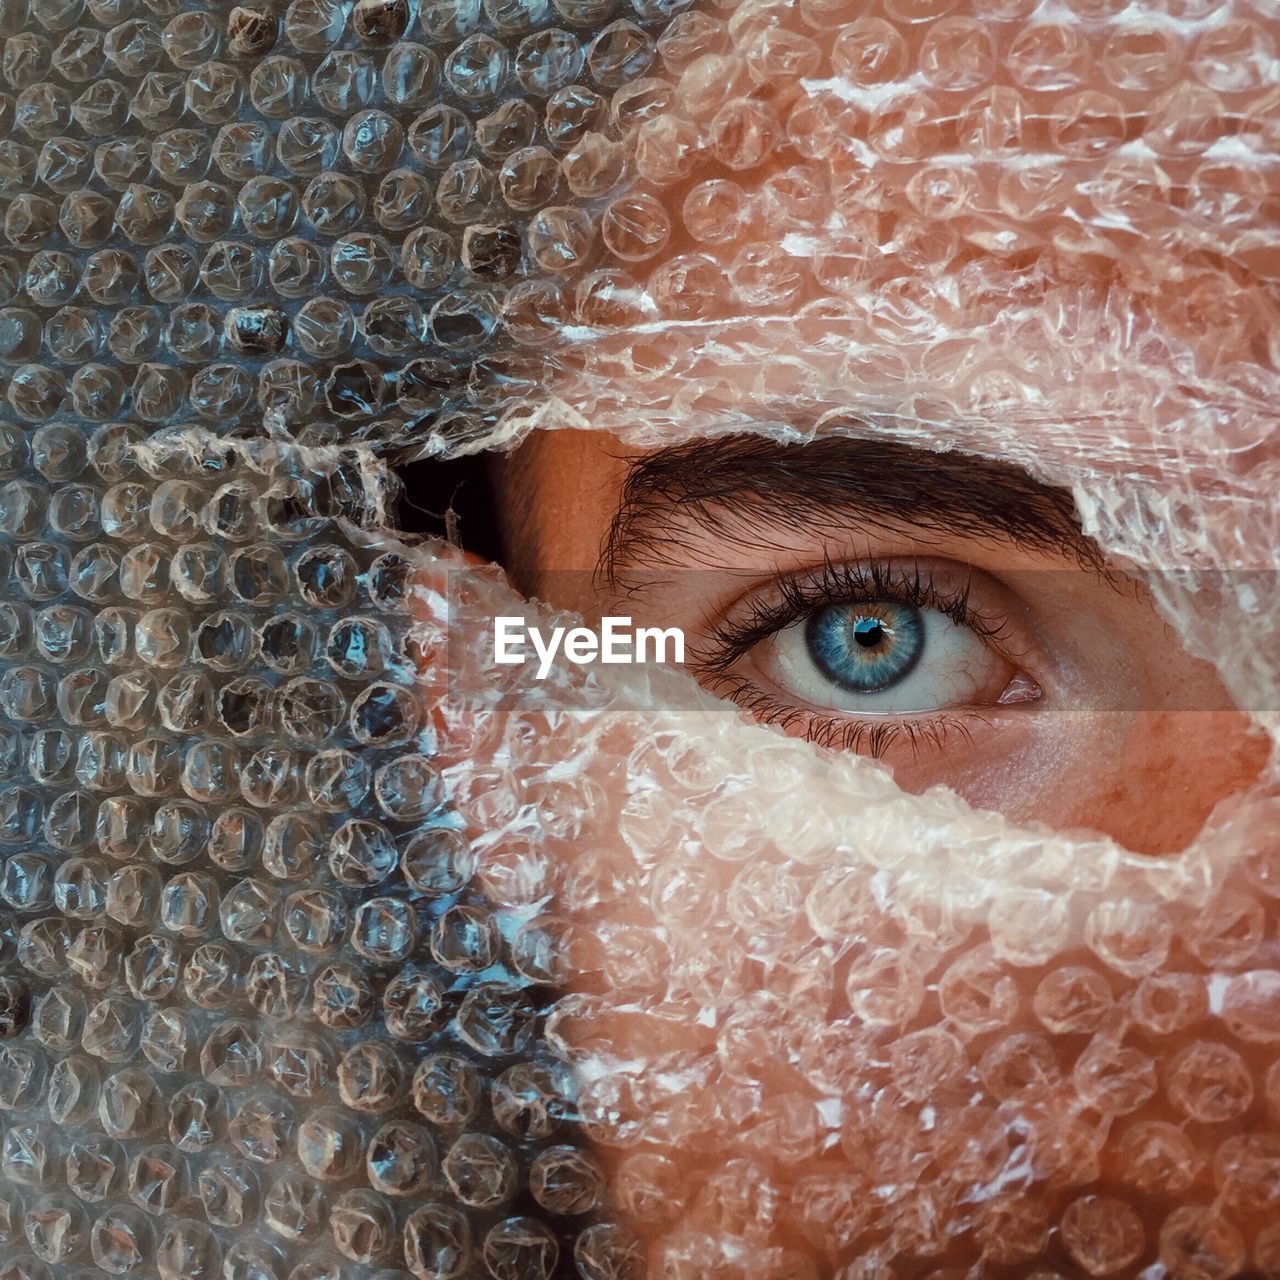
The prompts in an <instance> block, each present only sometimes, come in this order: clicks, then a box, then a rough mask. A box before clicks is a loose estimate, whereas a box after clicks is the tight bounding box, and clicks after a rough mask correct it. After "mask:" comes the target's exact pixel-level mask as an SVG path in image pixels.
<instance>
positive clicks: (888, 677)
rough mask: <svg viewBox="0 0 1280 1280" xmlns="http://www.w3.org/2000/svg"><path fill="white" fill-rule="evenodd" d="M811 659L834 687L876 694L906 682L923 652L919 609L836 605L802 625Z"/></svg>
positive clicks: (884, 602)
mask: <svg viewBox="0 0 1280 1280" xmlns="http://www.w3.org/2000/svg"><path fill="white" fill-rule="evenodd" d="M804 636H805V643H806V644H807V645H808V647H809V656H810V657H811V658H812V659H813V661H814V663H815V664H816V665H817V667H818V669H819V670H820V671H821V672H822V673H823V675H825V676H826V677H827V679H829V680H830V681H832V683H834V684H837V685H839V686H840V687H841V688H842V689H847V690H849V692H850V693H875V692H877V691H878V690H880V689H888V688H890V687H891V686H892V685H895V684H897V683H898V682H899V681H900V680H902V679H904V678H905V677H906V676H907V675H908V674H910V672H911V671H912V669H913V668H914V667H915V665H916V663H917V662H919V661H920V655H921V653H923V652H924V619H923V618H922V617H921V614H920V610H919V609H915V608H913V607H912V606H911V605H908V604H898V603H896V602H894V601H892V600H872V601H860V602H858V603H857V604H832V605H827V606H826V608H823V609H818V610H816V611H815V612H813V613H811V614H810V615H809V619H808V621H807V622H806V623H805V626H804Z"/></svg>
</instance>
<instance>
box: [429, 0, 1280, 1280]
mask: <svg viewBox="0 0 1280 1280" xmlns="http://www.w3.org/2000/svg"><path fill="white" fill-rule="evenodd" d="M1032 8H1033V6H1032V5H1030V4H1025V5H1024V4H1019V3H1016V2H1015V3H1010V4H1001V5H998V6H995V8H994V9H993V8H992V7H991V6H978V9H979V10H981V11H980V12H977V13H970V12H968V11H967V10H965V11H964V12H961V11H960V10H959V9H958V8H955V7H952V6H948V5H945V4H944V5H926V4H916V3H911V4H902V3H900V2H899V0H894V2H893V3H891V4H886V5H885V15H886V16H885V17H883V18H882V17H879V16H866V15H865V14H855V13H853V12H851V11H850V9H849V6H842V5H840V4H810V3H801V4H800V5H798V6H787V5H780V4H775V3H751V2H748V3H744V4H741V5H738V6H737V7H735V8H734V10H733V12H732V15H731V16H729V17H728V18H727V19H726V20H724V21H721V20H720V19H719V18H717V17H716V16H715V15H710V16H709V17H707V18H706V21H707V22H709V23H710V26H706V25H705V23H704V27H703V28H702V29H699V28H698V27H697V23H694V22H691V23H690V24H689V25H688V30H687V32H686V39H687V42H688V45H689V47H690V48H692V49H693V54H691V55H690V58H689V61H688V63H687V65H685V66H683V68H678V69H677V70H675V71H674V72H673V75H674V77H675V79H676V80H677V82H678V83H677V86H676V88H675V90H674V91H673V93H672V95H671V102H670V104H669V110H667V111H665V112H664V111H662V110H658V111H657V112H656V116H655V118H652V119H649V120H644V119H643V118H642V117H641V123H640V124H639V126H638V128H637V133H636V136H635V138H633V141H634V142H635V156H636V160H635V163H636V167H637V171H638V172H639V174H640V175H641V177H642V178H644V179H645V180H646V181H647V182H648V183H649V186H650V192H649V194H648V195H646V196H645V197H644V198H642V199H640V200H638V201H635V202H633V203H631V204H630V205H626V206H625V207H624V205H623V203H622V202H615V204H614V205H612V206H611V212H610V214H609V215H606V218H605V220H604V230H605V232H606V233H607V234H605V235H604V239H605V243H606V246H607V247H608V248H609V249H610V251H611V252H612V253H613V254H614V257H613V258H612V259H611V260H610V262H609V264H608V265H607V267H605V268H602V269H601V270H599V271H597V272H595V273H592V274H590V275H587V276H586V277H584V278H581V279H578V278H575V279H573V280H572V281H571V282H570V283H567V284H566V285H565V287H564V288H563V289H562V290H560V291H559V293H558V294H557V293H556V292H555V291H550V292H549V293H547V294H545V295H539V299H540V301H539V303H538V305H539V306H543V304H544V303H545V309H546V311H547V313H548V314H552V315H553V316H558V318H559V322H563V323H564V324H565V326H566V332H567V336H568V338H569V342H568V344H567V347H566V348H565V349H557V348H555V347H551V348H547V349H546V350H547V363H546V367H545V369H544V370H543V374H542V376H543V384H544V385H546V386H548V387H550V388H551V390H552V392H553V394H552V396H551V397H550V400H549V403H544V404H543V406H542V409H541V411H540V418H539V421H540V423H541V424H543V425H550V426H562V427H564V426H574V427H579V428H584V429H581V430H573V431H570V430H553V431H545V432H536V433H534V434H532V435H531V436H530V437H529V438H528V439H527V440H526V441H525V443H524V444H523V445H522V446H521V447H520V448H519V449H517V450H516V451H515V452H513V453H512V454H510V455H509V456H507V457H505V458H503V459H502V460H501V462H500V464H499V466H498V486H499V492H500V494H501V496H502V501H503V507H504V516H505V522H506V524H507V529H506V533H507V542H508V546H509V548H510V554H509V556H508V560H509V566H510V568H511V570H512V573H513V576H514V578H515V581H516V584H517V585H518V586H519V587H520V588H521V589H522V590H524V591H525V593H526V594H529V595H533V596H535V597H537V598H539V599H541V600H543V601H545V602H548V603H549V604H551V605H553V606H556V607H559V608H568V609H572V610H575V611H577V612H579V613H581V614H583V615H586V617H587V618H588V619H589V620H595V619H599V618H600V617H602V616H603V615H606V614H614V615H617V614H626V615H629V616H631V617H632V618H633V619H634V621H635V622H636V623H638V624H643V625H661V626H670V625H675V626H679V627H682V628H683V629H684V630H685V632H686V634H687V636H688V638H689V646H690V650H689V659H690V660H689V662H688V663H687V671H686V674H685V675H684V676H680V675H676V674H673V673H666V672H663V673H653V674H652V675H646V676H644V677H636V678H632V679H629V680H627V679H622V678H619V679H618V680H616V681H615V680H614V679H613V678H612V677H611V676H610V675H609V673H605V674H604V675H602V676H600V677H599V678H598V679H596V678H595V677H592V678H591V679H588V680H587V681H586V682H585V683H582V682H580V681H579V680H578V678H577V677H576V676H574V675H572V673H570V674H568V675H565V676H564V679H563V682H562V683H559V684H555V685H554V686H541V685H537V684H535V683H534V682H532V681H531V680H530V679H528V678H527V677H526V676H525V675H522V674H511V675H510V677H509V678H508V676H507V675H504V676H503V683H502V687H501V690H494V691H493V692H492V698H493V701H492V703H489V702H485V701H484V699H483V698H481V696H480V695H479V694H478V693H477V694H476V695H475V697H476V701H475V703H474V704H471V703H466V701H465V699H464V704H463V710H462V711H460V712H459V713H458V716H457V717H455V721H454V724H455V727H457V726H458V725H461V726H462V728H463V729H464V730H465V732H464V733H463V735H462V738H463V741H464V742H465V746H463V747H460V748H459V750H458V752H457V753H456V755H455V756H454V757H453V762H452V763H451V764H450V765H449V768H450V769H451V770H452V772H451V773H450V775H449V776H451V777H453V778H454V780H455V783H456V785H457V794H458V795H459V797H460V799H459V809H460V811H461V812H462V814H463V816H464V818H465V819H466V820H467V821H468V822H469V823H470V824H471V829H472V831H473V834H474V835H475V836H476V838H477V839H478V841H479V842H480V846H481V848H482V849H488V850H491V851H492V855H493V857H494V858H495V861H496V865H497V868H498V870H497V873H496V874H494V875H493V876H491V877H490V880H489V881H487V882H486V883H488V884H491V885H492V886H493V890H494V892H495V893H497V894H498V895H499V897H500V896H501V893H502V892H503V886H504V885H509V884H510V881H511V877H512V875H513V868H514V867H515V866H516V864H517V863H519V864H520V865H521V866H523V867H525V869H526V870H527V868H528V867H529V866H532V865H535V864H536V866H537V867H538V868H539V869H540V871H539V875H540V876H541V877H542V878H541V879H539V880H538V885H539V887H540V889H542V888H545V889H547V891H548V893H552V890H551V888H550V886H551V885H552V884H553V882H554V886H555V888H554V893H553V894H552V896H549V897H547V898H546V899H543V900H542V901H545V902H551V903H554V904H555V905H554V908H548V911H550V913H551V915H550V918H548V919H544V920H542V922H541V923H539V922H538V921H535V922H534V924H533V925H531V926H530V933H529V935H528V937H529V938H534V939H536V944H535V942H533V941H526V942H525V944H524V945H525V946H526V948H527V949H528V950H529V952H530V954H534V953H536V954H537V956H538V957H539V960H538V963H537V964H534V965H531V972H532V971H536V972H537V973H538V974H541V975H542V978H541V979H540V980H543V981H546V982H548V983H549V984H551V985H552V986H554V987H555V988H556V989H557V991H558V992H559V993H560V994H559V996H558V998H557V999H556V1000H555V1002H554V1003H553V1004H552V1006H551V1008H550V1009H549V1011H548V1015H547V1024H546V1025H547V1035H548V1042H549V1043H550V1044H551V1045H552V1047H553V1048H554V1050H555V1051H556V1052H557V1053H558V1054H559V1055H561V1056H562V1057H564V1058H565V1059H566V1060H568V1061H569V1062H571V1063H572V1064H573V1065H574V1066H575V1067H576V1068H577V1069H578V1074H579V1078H580V1080H582V1081H583V1096H582V1099H581V1109H582V1114H583V1116H584V1118H585V1123H586V1125H587V1131H588V1133H589V1135H590V1136H591V1137H592V1138H593V1139H594V1140H595V1141H596V1143H597V1144H598V1145H599V1148H600V1149H601V1151H602V1152H603V1153H605V1156H606V1159H607V1163H608V1165H609V1168H610V1171H611V1173H612V1175H613V1184H614V1187H615V1192H616V1198H617V1200H618V1203H619V1206H620V1211H621V1213H622V1214H623V1215H624V1217H625V1218H626V1219H627V1221H628V1222H629V1223H630V1225H631V1227H632V1229H633V1230H635V1231H636V1232H637V1234H638V1235H639V1237H640V1241H641V1243H640V1244H639V1245H638V1246H636V1249H637V1252H633V1253H625V1251H623V1252H619V1253H617V1254H616V1255H610V1257H611V1258H612V1261H610V1262H609V1266H612V1267H613V1269H612V1270H610V1269H609V1266H606V1265H605V1263H604V1262H601V1261H600V1260H599V1259H595V1260H594V1261H593V1260H590V1259H589V1260H588V1261H589V1262H590V1263H591V1265H587V1264H586V1263H582V1262H580V1265H582V1266H584V1267H585V1269H586V1272H588V1273H589V1274H591V1275H592V1276H594V1275H597V1274H599V1275H605V1274H609V1275H628V1276H630V1275H633V1274H635V1275H638V1274H640V1270H639V1264H638V1263H637V1262H636V1258H638V1257H639V1255H640V1254H641V1253H647V1255H648V1257H649V1266H650V1271H651V1273H653V1274H657V1275H661V1276H663V1277H664V1280H668V1278H669V1280H684V1278H685V1277H688V1278H689V1280H692V1278H693V1277H698V1280H702V1277H706V1276H715V1277H717V1280H719V1278H720V1277H724V1278H725V1280H728V1278H730V1277H732V1278H734V1280H738V1278H750V1280H782V1278H783V1277H785V1278H786V1280H796V1277H816V1278H817V1280H831V1278H832V1277H839V1280H853V1278H854V1277H859V1278H865V1280H870V1278H871V1277H891V1276H892V1277H898V1280H907V1278H915V1277H922V1278H923V1277H926V1276H928V1277H942V1276H947V1277H950V1276H952V1275H955V1276H961V1275H967V1276H974V1275H979V1274H981V1275H986V1274H993V1275H1001V1276H1010V1277H1013V1276H1017V1277H1020V1278H1023V1277H1031V1276H1033V1275H1034V1276H1066V1277H1079V1276H1083V1275H1089V1276H1095V1275H1096V1276H1138V1275H1142V1276H1143V1277H1151V1278H1154V1277H1156V1276H1159V1277H1177V1278H1179V1280H1181V1278H1183V1277H1186V1278H1187V1280H1190V1278H1191V1277H1195V1278H1196V1280H1202V1278H1203V1277H1210V1276H1212V1277H1222V1278H1223V1280H1225V1278H1226V1277H1229V1276H1236V1275H1244V1274H1250V1275H1252V1274H1258V1275H1273V1274H1280V1229H1278V1228H1277V1227H1276V1222H1277V1220H1278V1218H1280V1174H1277V1169H1280V1129H1278V1128H1277V1122H1278V1121H1280V1077H1278V1076H1277V1070H1276V1068H1275V1067H1274V1065H1273V1064H1274V1057H1275V1045H1276V1043H1277V1040H1278V1039H1280V1032H1277V1030H1276V1028H1277V1026H1280V968H1278V967H1277V959H1276V952H1275V943H1274V939H1275V937H1276V936H1277V913H1276V910H1275V898H1276V888H1275V885H1276V874H1275V871H1274V869H1273V868H1274V865H1275V864H1274V847H1275V810H1274V802H1273V799H1272V797H1273V795H1274V764H1273V763H1271V762H1270V759H1269V756H1270V755H1271V754H1273V752H1272V743H1271V737H1270V736H1269V735H1267V734H1265V733H1263V732H1262V731H1261V730H1259V729H1258V728H1256V727H1255V726H1256V725H1259V724H1261V725H1265V724H1268V723H1270V717H1273V715H1274V709H1275V687H1276V667H1275V656H1274V634H1275V622H1276V616H1275V610H1276V604H1275V598H1276V597H1275V592H1274V586H1273V579H1274V522H1275V506H1274V488H1275V486H1274V478H1275V467H1276V456H1275V450H1274V443H1273V440H1274V408H1273V406H1274V404H1275V403H1276V400H1275V394H1276V392H1277V390H1280V388H1278V387H1277V377H1276V347H1275V343H1274V334H1275V324H1274V318H1275V316H1274V313H1275V310H1276V302H1277V297H1276V290H1275V285H1274V278H1275V270H1274V262H1275V248H1274V244H1275V239H1276V237H1275V217H1274V214H1275V207H1274V200H1275V181H1276V179H1275V147H1274V138H1273V133H1274V119H1275V116H1274V114H1273V112H1274V108H1273V107H1272V108H1271V109H1260V107H1261V108H1265V107H1266V95H1267V94H1268V93H1272V92H1274V90H1273V88H1272V87H1271V85H1272V79H1273V73H1272V71H1270V70H1268V69H1267V68H1270V67H1274V60H1273V58H1272V55H1271V54H1270V53H1267V52H1266V51H1267V50H1272V49H1273V48H1274V43H1275V42H1274V33H1272V32H1270V31H1269V29H1268V27H1267V24H1266V23H1265V22H1264V21H1263V20H1262V19H1261V18H1260V16H1259V14H1258V12H1257V11H1256V10H1255V9H1253V8H1250V7H1247V6H1244V5H1241V6H1238V7H1237V8H1234V9H1228V8H1227V7H1225V6H1222V5H1217V4H1215V3H1213V0H1206V2H1205V3H1201V4H1182V5H1179V6H1178V12H1177V13H1174V12H1173V11H1172V9H1168V10H1167V11H1166V10H1162V11H1161V12H1158V13H1156V12H1152V13H1149V14H1146V13H1137V12H1136V11H1132V12H1131V11H1130V10H1123V9H1121V8H1120V7H1119V6H1114V5H1093V4H1089V5H1085V4H1071V5H1069V6H1068V8H1069V10H1070V12H1067V11H1063V12H1061V13H1059V12H1058V11H1057V10H1054V11H1052V12H1049V11H1047V10H1046V11H1036V12H1035V13H1033V12H1032ZM708 33H710V34H708ZM708 50H711V51H710V52H708ZM678 55H679V48H678V42H673V44H672V57H673V61H678ZM822 68H825V70H821V69H822ZM659 97H660V95H659ZM701 164H706V165H708V166H710V165H713V164H714V165H718V166H719V168H716V169H715V170H714V172H715V174H716V175H717V176H715V177H713V178H707V179H706V181H705V182H704V181H703V178H704V176H705V175H704V173H703V172H702V171H701V170H700V169H699V165H701ZM726 171H727V172H726ZM707 172H711V170H710V169H708V170H707ZM557 308H559V310H558V311H557ZM535 310H536V308H535ZM516 607H517V606H516V605H514V604H513V603H512V597H510V596H508V595H504V594H503V591H502V589H501V588H499V587H496V586H494V585H492V584H487V585H485V586H483V587H482V588H477V589H476V593H475V594H474V595H473V596H472V597H471V599H470V602H469V603H468V604H466V605H464V606H463V607H462V610H461V613H460V614H459V618H460V619H461V620H462V621H464V622H465V621H466V620H468V619H469V620H470V622H471V624H472V625H475V626H476V627H477V628H480V627H483V626H485V625H486V619H487V620H488V622H489V624H490V625H491V615H492V614H493V613H494V612H500V611H503V610H507V611H514V610H515V608H516ZM472 614H474V616H472ZM464 665H466V666H467V670H468V672H469V673H470V674H469V676H467V677H466V678H469V679H474V680H476V681H480V682H483V680H484V678H485V677H484V670H485V668H484V663H483V660H482V655H481V656H477V655H476V654H474V653H471V652H468V653H467V654H466V655H464ZM492 670H493V669H492V668H489V671H490V677H491V673H492ZM464 674H465V673H464ZM688 675H693V676H696V678H697V680H698V682H699V683H700V684H701V685H702V686H703V689H704V690H705V691H706V692H709V693H711V694H715V695H719V696H720V697H722V698H726V699H730V700H732V701H734V702H736V703H738V704H739V707H740V708H741V710H742V711H743V712H745V713H746V714H745V716H743V720H747V721H750V720H755V721H760V722H763V723H765V724H767V725H770V726H772V728H773V730H774V731H772V732H771V731H768V730H762V729H760V728H759V727H758V726H751V725H747V724H743V723H740V722H739V721H737V720H735V719H734V717H733V716H732V715H731V714H729V713H728V712H727V711H725V710H724V709H723V708H721V711H720V713H717V711H716V710H715V706H714V704H713V703H712V700H711V699H710V698H705V699H703V700H701V701H700V700H699V696H695V694H696V690H694V686H693V683H692V681H690V680H688V678H687V677H688ZM477 687H479V686H477ZM691 690H693V691H692V692H691ZM486 696H488V695H486ZM482 706H483V710H481V707H482ZM777 731H780V733H779V732H777ZM788 739H790V740H788ZM795 739H807V740H808V741H796V740H795ZM832 748H834V750H831V749H832ZM447 754H448V753H446V756H447ZM868 756H871V757H875V758H877V759H878V760H879V761H880V762H881V763H882V764H883V765H884V766H885V767H886V768H887V771H888V772H886V771H885V769H881V768H878V767H877V766H875V765H873V764H870V763H869V762H868V760H867V759H866V758H865V757H868ZM535 850H536V854H537V856H536V857H535V854H534V851H535ZM521 859H524V861H523V862H521ZM482 866H483V855H482ZM504 877H505V879H504ZM535 925H536V927H535ZM620 1248H621V1247H620ZM619 1259H622V1260H621V1261H619ZM628 1259H629V1261H628ZM597 1264H598V1265H597ZM592 1266H595V1268H596V1269H594V1270H593V1269H592ZM1250 1268H1252V1270H1250Z"/></svg>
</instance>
